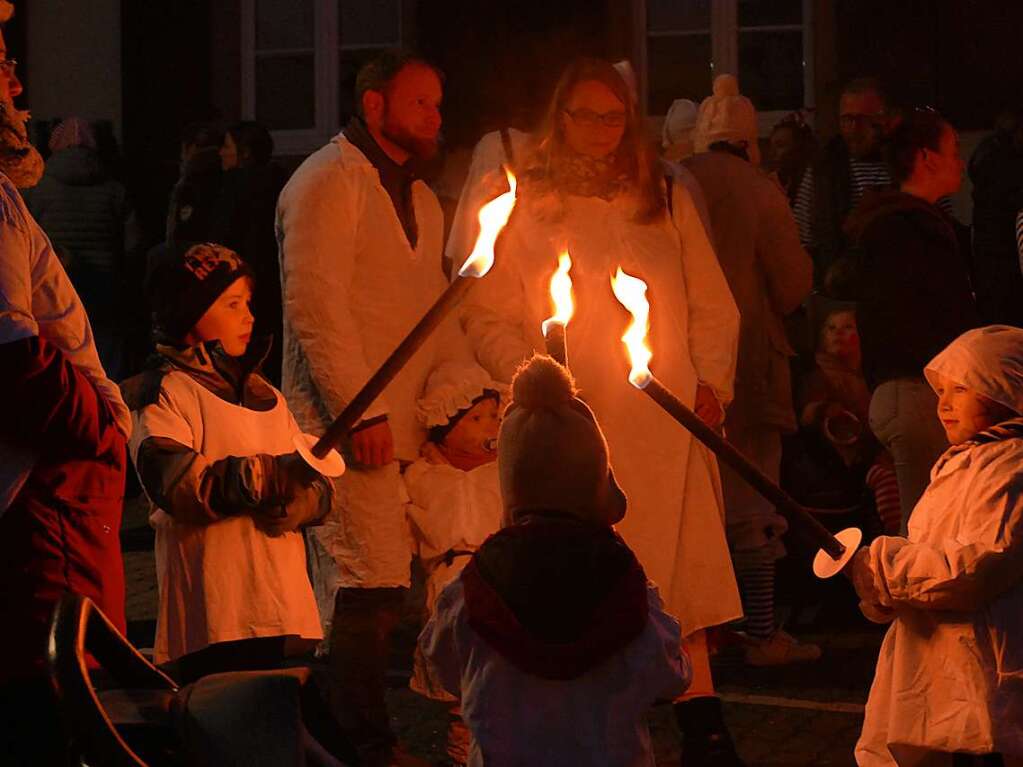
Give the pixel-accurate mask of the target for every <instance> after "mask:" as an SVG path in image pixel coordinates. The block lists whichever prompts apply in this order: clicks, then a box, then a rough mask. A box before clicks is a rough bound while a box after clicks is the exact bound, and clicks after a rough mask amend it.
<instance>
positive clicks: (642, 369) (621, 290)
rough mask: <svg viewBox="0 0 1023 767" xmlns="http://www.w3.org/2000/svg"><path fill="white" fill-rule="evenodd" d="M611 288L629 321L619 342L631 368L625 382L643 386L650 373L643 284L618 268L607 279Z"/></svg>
mask: <svg viewBox="0 0 1023 767" xmlns="http://www.w3.org/2000/svg"><path fill="white" fill-rule="evenodd" d="M611 289H612V290H613V291H614V294H615V298H617V299H618V302H619V303H620V304H621V305H622V306H624V307H625V308H626V309H628V310H629V313H630V314H631V315H632V324H631V325H629V328H628V330H626V331H625V335H623V336H622V341H624V342H625V348H626V349H627V350H628V352H629V359H630V360H631V361H632V370H631V371H630V372H629V383H631V384H632V385H633V386H635V387H636V388H637V389H645V388H646V386H647V384H649V383H650V379H651V378H653V376H652V375H651V373H650V368H649V365H650V359H651V358H652V357H653V356H654V354H653V352H652V351H650V347H649V346H648V345H647V342H646V335H647V332H649V330H650V302H649V301H648V300H647V297H646V283H645V282H643V280H641V279H639V278H638V277H633V276H632V275H629V274H626V273H625V272H624V271H622V268H621V267H620V266H619V267H618V273H617V274H615V276H614V277H612V278H611Z"/></svg>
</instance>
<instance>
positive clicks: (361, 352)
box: [277, 51, 469, 765]
mask: <svg viewBox="0 0 1023 767" xmlns="http://www.w3.org/2000/svg"><path fill="white" fill-rule="evenodd" d="M355 95H356V104H357V105H358V108H359V115H357V116H356V117H354V118H352V120H351V122H350V123H349V124H348V125H347V127H345V129H344V130H343V131H342V132H341V133H340V134H339V135H338V136H336V137H335V138H334V139H332V140H331V142H330V143H329V144H327V145H326V146H325V147H323V148H321V149H319V150H318V151H316V152H315V153H313V154H312V155H311V156H310V157H309V158H307V159H306V160H305V162H303V163H302V165H301V166H299V168H298V170H296V171H295V174H294V175H293V176H292V177H291V179H290V181H289V182H288V184H287V185H286V186H285V188H284V190H283V191H282V192H281V196H280V200H279V202H278V207H277V240H278V243H279V245H280V251H279V252H280V259H281V277H282V286H283V298H284V370H283V373H284V375H283V387H282V388H283V390H284V393H285V395H286V396H287V398H288V402H289V404H290V405H291V407H292V410H293V411H294V413H295V415H296V418H297V419H298V421H299V423H300V424H301V426H302V427H303V429H305V430H306V431H307V432H311V433H313V434H322V433H323V432H324V430H325V429H326V428H327V425H328V424H329V423H330V422H331V420H332V419H334V418H335V417H336V416H337V415H338V414H339V413H340V412H341V411H342V410H343V409H344V407H345V405H347V404H348V403H349V402H350V401H351V400H352V398H353V397H354V396H355V395H356V393H357V392H358V391H359V389H360V388H361V387H362V385H363V384H364V383H365V382H366V380H367V379H368V378H369V377H370V376H371V375H372V373H373V372H374V371H375V370H376V369H377V368H378V367H379V365H380V364H381V363H382V362H383V360H384V359H385V358H386V357H387V355H388V354H390V352H391V351H393V349H394V348H395V347H396V346H397V345H398V343H399V342H400V341H401V339H402V338H403V337H404V336H405V334H406V333H407V332H408V331H409V330H410V329H411V328H412V327H413V326H414V325H415V323H416V322H417V321H418V320H419V318H420V317H421V316H422V315H423V314H424V313H425V312H426V310H427V309H428V308H429V307H430V305H431V304H432V303H433V302H434V300H435V299H436V298H437V296H438V295H439V294H440V293H441V291H443V289H444V288H445V286H446V281H445V279H444V277H443V274H442V271H441V249H442V246H443V229H444V226H443V216H442V214H441V209H440V205H439V203H438V202H437V198H436V197H435V196H434V194H433V192H431V191H430V189H429V188H428V187H427V186H426V184H425V183H423V181H421V180H419V179H417V178H416V167H417V166H418V165H419V164H420V162H422V161H423V160H428V159H430V158H431V157H432V156H433V155H434V154H436V151H437V136H438V133H439V131H440V122H441V118H440V102H441V96H442V81H441V74H440V72H438V70H436V69H435V68H434V67H433V66H432V65H430V64H428V63H427V62H425V61H424V60H422V59H420V58H417V57H415V56H413V55H411V54H409V53H405V52H400V51H392V52H387V53H385V54H383V55H382V56H380V57H379V58H378V59H376V60H374V61H372V62H370V63H369V64H367V65H366V66H365V67H363V69H362V70H361V71H360V73H359V75H358V78H357V80H356V93H355ZM468 354H469V352H468V347H467V344H466V343H465V341H464V339H463V338H462V336H461V332H460V330H459V329H458V326H457V323H456V322H455V321H454V320H452V321H451V322H449V323H447V324H446V325H445V326H443V327H441V328H440V329H439V330H438V332H436V333H435V334H434V335H433V336H432V337H431V339H430V340H429V341H428V342H427V344H426V345H425V346H424V348H422V349H421V350H420V351H419V352H418V353H417V354H416V355H415V356H414V357H413V358H412V360H411V362H410V363H409V364H408V365H407V366H406V367H405V368H404V369H403V370H402V371H401V373H399V374H398V376H397V377H396V378H395V379H394V381H393V382H392V383H391V384H390V385H389V386H388V387H387V388H386V389H385V390H384V392H383V394H382V395H381V396H380V397H379V398H378V399H377V400H376V401H375V402H374V403H373V404H372V405H371V406H370V408H369V409H368V410H367V412H366V414H365V416H364V417H363V420H362V421H361V422H360V423H358V424H356V426H355V428H354V430H353V432H352V434H351V438H350V440H349V441H348V442H347V443H346V444H344V445H342V446H341V448H342V451H343V452H344V453H345V457H346V460H347V463H348V470H347V472H346V473H345V474H344V476H342V477H340V478H339V479H338V480H336V489H337V492H336V493H335V499H334V509H333V510H332V512H331V514H330V515H329V516H328V519H327V521H326V523H325V524H324V525H323V526H322V527H320V528H318V529H317V531H316V533H315V534H314V535H315V537H316V539H317V541H318V543H319V544H320V545H321V546H322V548H323V549H325V550H326V552H328V553H329V554H330V555H331V557H332V558H333V560H334V562H335V563H336V565H337V570H338V573H337V578H336V581H335V583H334V585H335V586H337V587H338V589H337V593H336V597H335V598H334V600H333V605H332V609H333V621H332V628H331V633H330V669H331V677H332V683H333V691H332V698H333V704H334V705H333V708H334V712H335V716H336V717H337V719H338V720H339V722H340V723H341V724H342V726H343V729H344V730H345V731H346V732H345V734H346V736H347V737H349V738H350V739H351V741H352V742H353V743H354V744H355V745H356V747H357V748H358V749H359V752H360V756H361V757H362V763H363V764H367V765H390V764H406V763H409V758H408V757H405V756H403V755H402V754H401V753H400V750H399V749H397V747H396V743H395V738H394V735H393V734H392V732H391V730H390V726H389V720H388V716H387V709H386V705H385V702H384V675H385V671H386V664H387V660H388V648H389V637H390V634H391V632H392V630H393V628H394V626H395V625H396V624H397V622H398V619H399V616H400V609H401V605H402V603H403V601H404V595H405V592H406V589H407V588H408V586H409V573H410V564H411V546H410V542H409V535H408V531H407V526H406V522H405V512H404V500H403V497H402V490H401V477H400V462H408V461H414V460H415V459H416V458H417V457H418V455H419V448H420V446H421V445H422V443H423V442H424V441H425V439H426V434H425V432H424V431H423V429H422V427H421V426H420V425H419V422H418V420H417V418H416V409H415V402H416V399H417V398H418V397H419V396H421V394H422V389H423V385H424V383H425V381H426V378H427V376H428V374H429V373H430V371H431V370H432V369H433V368H434V367H435V366H436V365H438V364H440V363H441V362H444V361H447V360H450V359H468ZM326 585H327V586H328V587H329V586H330V584H326ZM318 586H319V589H320V590H321V591H323V590H326V591H327V593H328V594H329V593H331V591H330V590H329V588H328V589H324V588H323V586H324V584H318ZM329 609H330V608H329V607H328V614H329Z"/></svg>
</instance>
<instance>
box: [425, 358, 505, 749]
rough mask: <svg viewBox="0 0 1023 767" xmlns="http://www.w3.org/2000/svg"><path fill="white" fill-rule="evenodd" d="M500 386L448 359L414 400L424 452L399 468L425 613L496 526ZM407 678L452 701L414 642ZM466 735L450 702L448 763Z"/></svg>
mask: <svg viewBox="0 0 1023 767" xmlns="http://www.w3.org/2000/svg"><path fill="white" fill-rule="evenodd" d="M504 388H505V387H503V386H501V385H499V384H497V383H495V382H494V381H492V380H491V378H490V376H488V375H487V374H486V372H485V371H484V370H483V369H482V368H480V367H479V366H477V365H471V364H464V363H455V362H449V363H445V364H442V365H440V366H438V367H437V369H436V370H434V371H433V373H431V374H430V377H429V378H428V379H427V382H426V387H425V390H424V393H423V397H422V398H421V399H420V400H419V402H418V416H419V420H420V422H421V423H422V425H423V426H425V427H426V428H427V429H428V430H429V441H428V442H426V443H425V444H424V445H423V448H422V455H423V457H422V458H420V459H419V460H418V461H416V462H415V463H413V464H412V465H411V466H409V467H408V469H407V470H406V471H405V486H406V488H407V490H408V494H409V500H410V503H409V505H408V506H407V510H408V522H409V528H410V532H411V535H412V541H413V546H414V548H415V553H416V555H417V556H418V557H419V561H420V563H421V565H422V567H423V570H424V572H425V574H426V609H425V619H426V620H428V619H429V618H430V616H431V615H432V614H433V608H434V604H435V603H436V601H437V596H438V595H439V594H440V592H441V590H443V588H444V587H445V586H446V585H447V584H449V583H450V582H451V581H453V580H454V579H455V578H457V577H458V575H459V574H460V573H461V572H462V569H463V568H464V567H465V565H466V564H467V563H468V562H469V558H470V557H471V556H472V554H473V552H475V551H476V550H477V549H478V548H479V547H480V545H481V544H482V543H483V541H485V540H486V539H487V538H488V537H489V536H490V535H491V534H492V533H495V532H497V530H498V528H499V527H500V526H501V492H500V487H499V484H498V477H497V434H498V429H499V428H500V425H501V409H502V408H501V391H502V390H503V389H504ZM409 686H410V687H411V688H412V689H413V690H415V691H416V692H418V693H420V694H422V695H425V696H427V697H430V698H434V699H436V700H443V701H448V702H451V703H452V704H454V703H455V701H456V699H455V697H454V696H452V695H451V694H449V693H448V692H447V691H445V690H444V689H443V687H442V686H441V685H440V684H439V683H438V682H437V681H436V680H435V679H434V678H433V677H432V675H431V674H430V671H429V668H428V667H427V665H426V664H425V663H424V661H423V658H422V656H421V654H420V653H419V652H418V649H417V652H416V658H415V669H414V672H413V675H412V679H411V681H410V683H409ZM468 742H469V736H468V732H467V731H466V729H465V725H464V724H462V720H461V718H460V717H459V715H458V710H457V708H452V711H451V717H450V720H449V727H448V742H447V751H448V756H449V757H450V758H451V759H452V760H453V761H454V762H455V763H459V762H464V761H466V759H467V758H468Z"/></svg>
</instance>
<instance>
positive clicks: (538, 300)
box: [462, 58, 784, 765]
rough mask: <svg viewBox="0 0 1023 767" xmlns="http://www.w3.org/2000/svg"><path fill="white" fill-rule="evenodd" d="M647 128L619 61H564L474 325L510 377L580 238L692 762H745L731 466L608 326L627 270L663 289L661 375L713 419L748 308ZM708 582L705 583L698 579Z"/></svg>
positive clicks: (588, 329)
mask: <svg viewBox="0 0 1023 767" xmlns="http://www.w3.org/2000/svg"><path fill="white" fill-rule="evenodd" d="M644 130H645V129H644V128H643V122H642V117H641V116H640V114H639V111H638V109H637V107H636V101H635V99H634V97H633V94H632V92H631V91H630V89H629V87H628V85H627V84H626V82H625V81H624V80H623V79H622V76H621V74H620V73H619V72H618V71H617V70H616V69H615V68H614V67H612V66H611V64H609V63H607V62H605V61H600V60H597V59H587V58H583V59H579V60H577V61H575V62H573V63H572V64H571V65H569V67H567V68H566V70H565V71H564V72H563V74H562V77H561V80H560V82H559V84H558V87H557V88H556V90H555V93H554V97H553V98H552V99H551V103H550V106H549V109H548V115H547V121H546V123H545V126H544V129H543V131H542V132H541V134H540V136H539V137H538V143H537V148H536V150H535V151H534V152H533V153H532V154H531V155H530V156H528V157H527V158H525V159H524V164H523V165H522V166H521V172H520V177H519V179H520V180H519V186H518V201H517V203H516V208H515V212H514V213H513V215H512V218H511V220H510V221H509V223H508V226H507V227H506V228H505V230H504V232H503V234H502V236H501V239H500V240H499V241H498V253H497V259H496V263H495V264H494V267H493V269H492V270H491V272H490V273H489V274H488V275H487V278H486V279H485V280H481V281H480V284H479V285H478V286H476V287H475V288H473V290H472V292H471V293H470V294H469V296H468V298H467V300H466V304H465V307H464V310H463V314H462V323H463V326H464V327H465V329H466V333H467V335H468V336H469V338H470V340H471V342H472V344H473V347H474V349H475V352H476V355H477V357H478V359H479V361H480V363H481V364H482V365H483V367H484V368H486V369H487V372H489V373H490V375H491V376H492V377H493V378H494V379H495V380H497V381H501V382H508V381H510V380H511V378H512V376H513V375H514V373H515V371H516V370H517V369H518V366H519V365H520V363H522V362H523V361H525V360H527V359H529V358H530V357H531V356H532V355H533V354H534V352H536V351H538V350H540V349H543V348H544V341H543V338H542V335H541V331H540V323H541V321H542V320H544V319H545V318H546V317H548V316H550V312H551V307H550V299H549V292H548V286H549V283H550V278H551V274H552V273H553V272H554V271H555V269H556V268H557V264H558V254H559V252H560V250H561V249H562V248H564V247H566V246H567V248H568V250H569V253H570V254H571V256H572V259H573V267H572V273H571V276H572V280H573V283H574V289H575V293H576V295H577V296H578V297H579V300H578V301H577V306H576V312H575V315H574V316H573V318H572V323H571V330H570V337H571V339H572V340H571V342H570V343H571V346H572V352H571V365H572V373H573V375H574V376H575V377H576V380H577V381H578V382H579V385H580V386H581V387H582V388H583V390H584V391H585V392H586V400H587V402H588V403H589V404H590V406H591V407H592V408H593V410H594V412H596V413H597V415H598V417H599V418H600V419H601V422H602V425H603V428H604V430H605V433H606V434H607V437H608V443H609V445H610V447H611V450H612V451H613V452H614V455H615V471H616V473H617V475H618V479H619V481H620V482H621V484H622V487H623V488H624V489H625V492H626V493H627V494H628V495H629V499H630V503H631V504H632V513H631V514H629V516H628V517H626V518H625V519H624V520H623V521H622V522H621V523H620V524H619V525H618V528H617V529H618V532H619V533H621V535H622V537H623V538H624V539H625V541H626V542H627V544H628V545H629V547H630V548H632V549H633V551H635V552H636V556H637V557H638V558H639V561H640V562H641V563H642V565H643V568H644V569H645V570H646V573H647V575H648V576H649V577H650V578H651V580H653V581H654V582H655V583H656V584H657V586H658V588H659V589H660V590H661V594H662V595H663V596H664V600H665V604H666V609H667V610H668V611H669V612H671V613H672V614H674V615H676V616H677V617H678V618H679V621H680V623H681V624H682V633H683V636H684V637H685V642H686V647H687V649H688V651H689V653H690V655H691V657H692V659H693V677H694V682H693V684H692V685H691V687H690V689H689V690H688V691H687V693H686V694H685V696H684V697H682V698H680V699H679V700H678V702H677V705H676V706H675V712H676V718H677V721H678V724H679V726H680V728H681V729H682V731H683V733H684V737H685V745H684V749H685V757H684V758H685V759H686V762H687V764H690V765H702V764H714V765H735V764H740V763H741V762H740V761H739V757H738V755H737V754H736V753H735V749H734V745H733V744H732V741H731V737H730V736H729V734H728V729H727V727H726V725H725V722H724V719H723V717H722V713H721V702H720V700H719V699H718V697H717V696H716V694H715V692H714V685H713V679H712V677H711V673H710V663H709V657H708V652H707V644H706V632H705V629H707V628H708V627H711V626H717V625H720V624H722V623H727V622H728V621H731V620H734V619H736V618H738V617H740V615H741V614H742V609H741V604H740V599H739V594H738V590H737V588H736V584H735V576H734V573H733V571H732V565H731V561H730V559H729V554H728V544H727V542H726V540H725V531H724V526H723V522H722V511H721V508H720V505H719V498H720V487H719V485H718V480H717V470H716V469H717V467H716V464H715V461H714V458H713V456H711V455H710V454H709V453H708V452H707V451H706V449H705V448H704V447H703V446H702V445H701V444H699V443H698V442H695V441H694V440H693V439H692V437H691V436H690V435H689V434H688V433H687V432H685V431H684V430H682V429H678V428H675V424H672V423H670V421H669V420H665V419H664V417H663V413H660V412H659V411H658V409H657V408H656V406H654V405H653V404H652V403H650V402H648V401H646V399H645V398H642V397H640V398H638V399H637V398H636V396H635V395H636V392H635V390H634V387H632V385H631V384H630V383H629V382H628V379H627V375H626V373H627V371H626V370H625V369H621V370H619V369H618V367H617V364H615V365H613V366H612V367H611V368H610V370H609V367H608V361H609V360H619V361H620V360H621V359H622V354H623V350H622V345H621V341H620V336H621V332H615V331H614V330H613V329H611V328H609V327H608V318H609V317H610V318H613V317H620V316H621V311H622V309H621V307H620V305H619V304H618V302H617V301H616V300H615V297H614V296H613V295H612V293H611V291H610V290H609V286H608V276H609V275H612V274H614V273H615V270H616V269H617V268H618V267H619V266H620V267H621V268H622V269H623V270H624V271H625V272H627V273H629V274H631V275H636V276H638V277H640V278H641V279H643V280H644V281H645V282H647V284H648V285H650V286H651V287H652V288H653V289H655V290H656V291H657V293H656V297H655V298H654V300H653V302H652V306H651V322H652V326H653V328H654V330H653V335H652V336H651V338H652V340H653V347H654V348H653V353H654V359H655V361H656V362H655V369H656V371H657V376H658V378H659V379H661V380H662V381H664V382H665V385H667V386H669V387H671V388H672V390H673V391H675V392H676V394H677V395H678V396H679V397H681V398H682V400H683V401H684V402H686V403H687V404H688V405H689V406H690V407H691V408H693V409H694V410H695V412H696V414H697V416H698V417H700V418H702V419H703V420H704V421H705V422H706V423H708V424H710V425H711V426H717V425H719V424H720V422H721V420H722V418H723V416H724V412H723V411H724V407H725V405H726V404H727V403H728V402H729V401H730V400H731V397H732V380H733V377H734V374H735V348H736V340H737V336H738V331H739V316H738V311H737V310H736V308H735V302H734V301H733V299H732V295H731V293H730V291H729V289H728V283H727V282H726V281H725V277H724V275H723V274H722V273H721V267H720V266H719V264H718V260H717V258H716V256H715V254H714V248H713V247H712V245H711V242H710V239H709V238H708V235H707V232H706V230H705V229H704V228H703V224H702V223H701V221H700V216H699V214H698V213H697V210H696V206H695V204H694V203H693V200H692V197H691V196H690V195H689V193H688V191H687V189H686V187H685V186H684V185H683V184H681V183H680V182H677V181H676V180H674V179H667V178H666V177H665V173H664V165H663V163H662V162H661V160H660V158H659V157H657V155H656V153H655V152H654V150H653V147H651V146H649V145H648V143H647V140H646V136H645V133H644ZM669 189H670V190H671V191H670V198H669V192H668V190H669ZM669 199H670V208H669ZM782 204H783V205H784V201H783V202H782ZM622 328H623V329H624V324H623V326H622ZM616 371H617V373H616ZM697 581H698V582H699V583H700V584H701V586H702V587H701V588H692V585H693V583H695V582H697Z"/></svg>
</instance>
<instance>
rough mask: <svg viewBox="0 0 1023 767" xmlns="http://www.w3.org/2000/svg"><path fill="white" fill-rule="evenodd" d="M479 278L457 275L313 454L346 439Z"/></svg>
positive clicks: (318, 454) (352, 402)
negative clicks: (367, 410)
mask: <svg viewBox="0 0 1023 767" xmlns="http://www.w3.org/2000/svg"><path fill="white" fill-rule="evenodd" d="M477 279H478V278H476V277H456V278H455V280H454V281H453V282H452V283H451V284H450V285H448V287H447V289H446V290H445V291H444V292H443V293H441V294H440V296H439V297H438V298H437V300H436V301H435V302H434V304H433V306H431V307H430V309H429V310H428V311H427V312H426V314H424V315H423V318H422V319H421V320H419V322H418V323H417V324H416V326H415V327H414V328H412V330H410V331H409V334H408V335H407V336H405V338H404V340H403V341H402V342H401V343H400V344H398V346H397V348H396V349H395V350H394V351H393V352H391V355H390V356H389V357H388V358H387V359H386V360H384V362H383V364H382V365H381V366H380V367H379V368H378V369H377V371H376V372H375V373H374V374H373V375H372V376H371V377H370V379H369V380H368V381H366V383H365V385H363V387H362V389H360V390H359V393H358V394H356V395H355V396H354V397H353V398H352V401H351V402H349V403H348V405H347V406H346V407H345V409H344V410H342V411H341V414H340V415H338V417H337V418H335V419H334V422H333V423H332V424H331V425H330V426H329V427H328V428H327V431H326V432H324V434H323V436H322V437H320V439H319V440H318V441H317V442H316V444H315V445H313V449H312V453H313V455H315V456H316V457H317V458H323V457H324V456H325V455H326V454H327V453H329V452H330V450H331V449H332V448H335V447H337V445H338V444H339V443H340V442H341V440H342V439H344V437H345V435H346V434H348V432H349V431H351V429H352V427H353V426H354V425H355V424H356V423H357V422H358V421H359V419H361V418H362V414H363V413H365V412H366V409H367V408H368V407H369V406H370V405H372V404H373V401H374V400H376V398H377V397H379V396H380V393H381V392H382V391H383V390H384V389H385V388H386V387H387V384H389V383H390V382H391V381H392V380H393V379H394V377H395V376H396V375H397V374H398V371H400V370H401V369H402V368H403V367H405V364H406V363H407V362H408V361H409V359H411V357H412V355H413V354H415V353H416V351H417V350H418V349H419V347H421V346H422V345H423V343H424V342H425V341H426V339H427V338H429V337H430V334H431V333H433V331H434V330H436V329H437V326H438V325H440V323H441V322H442V321H443V320H444V318H445V317H447V316H448V314H450V313H451V310H452V309H454V308H455V306H457V305H458V303H459V302H460V301H461V300H462V299H463V298H464V297H465V294H466V293H468V292H469V289H470V288H471V287H472V286H473V285H474V284H475V283H476V281H477Z"/></svg>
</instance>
